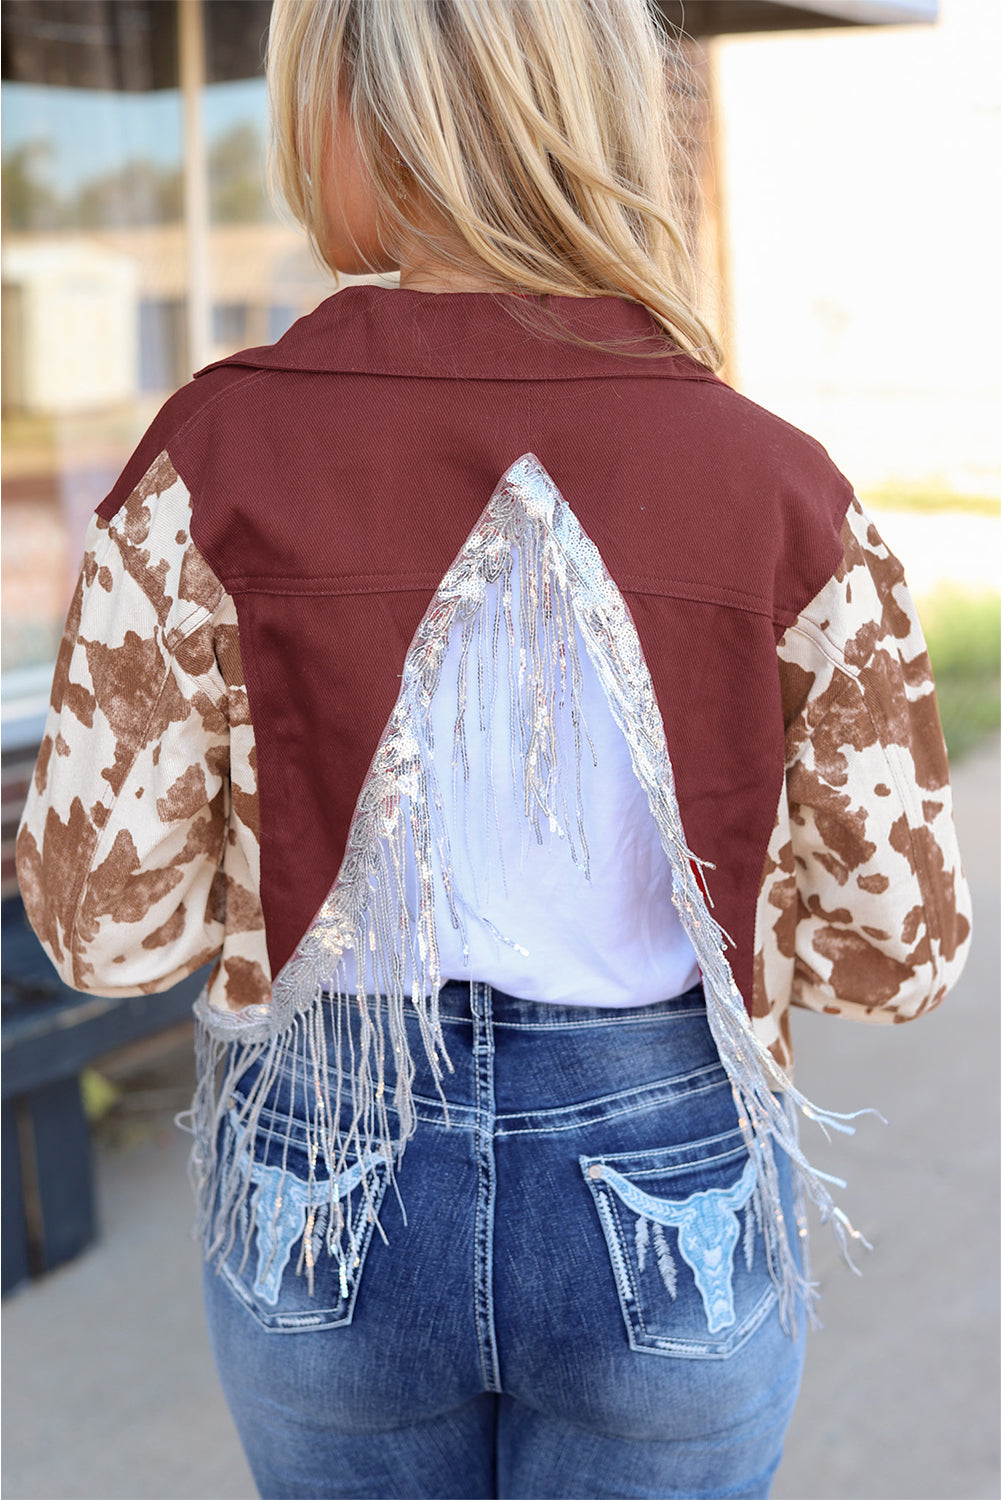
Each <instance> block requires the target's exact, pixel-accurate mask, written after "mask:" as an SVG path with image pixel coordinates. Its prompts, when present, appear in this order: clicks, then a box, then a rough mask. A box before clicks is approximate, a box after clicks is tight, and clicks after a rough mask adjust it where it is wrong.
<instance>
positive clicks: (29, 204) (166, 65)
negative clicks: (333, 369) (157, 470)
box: [0, 0, 331, 891]
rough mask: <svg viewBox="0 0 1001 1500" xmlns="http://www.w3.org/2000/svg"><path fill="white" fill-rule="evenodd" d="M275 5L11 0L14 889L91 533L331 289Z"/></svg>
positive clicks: (6, 587)
mask: <svg viewBox="0 0 1001 1500" xmlns="http://www.w3.org/2000/svg"><path fill="white" fill-rule="evenodd" d="M269 12H270V3H269V0H210V3H207V4H205V3H203V0H4V3H3V6H2V25H3V32H4V53H3V91H2V97H0V108H2V141H3V151H2V166H3V255H2V282H3V291H2V297H3V411H2V445H3V448H2V451H3V458H2V478H3V594H2V600H3V622H2V623H3V631H2V653H3V654H2V670H3V684H2V685H3V730H4V738H3V754H4V889H5V891H6V890H9V889H10V885H9V877H10V873H11V869H10V853H11V851H10V834H11V832H12V826H13V825H14V824H15V823H16V815H17V813H18V812H19V808H20V793H21V792H22V791H23V785H22V783H23V780H24V776H23V774H22V771H21V770H19V769H18V766H19V764H20V762H21V761H24V762H25V764H26V765H27V766H28V767H29V768H30V762H31V759H32V758H33V755H34V751H35V748H36V747H37V744H38V742H39V740H40V738H41V732H42V723H43V720H44V710H45V704H46V701H47V697H48V685H49V681H50V678H51V671H52V664H53V661H54V658H55V653H56V650H57V648H58V644H59V636H60V632H61V629H62V622H63V618H64V616H65V612H66V608H67V605H68V603H69V598H70V595H71V593H72V589H73V587H74V584H75V580H76V576H77V572H78V570H79V565H80V558H81V554H82V546H83V538H84V534H85V531H86V528H87V525H88V522H89V520H90V517H91V515H92V514H93V512H94V510H95V508H96V507H97V506H98V505H99V504H100V502H101V500H102V499H103V498H104V496H105V495H106V494H107V492H108V490H109V489H110V488H111V486H112V484H113V483H114V481H115V479H116V477H117V475H118V474H119V472H120V471H121V469H122V466H123V465H124V463H125V461H126V460H127V458H128V456H129V454H130V453H131V451H132V449H133V448H134V446H135V444H136V442H137V441H138V439H139V437H140V436H141V434H142V432H143V431H144V430H145V428H146V426H147V425H148V424H149V422H150V420H151V419H152V417H153V416H154V415H155V413H156V411H157V409H158V408H159V407H160V406H161V405H162V403H163V401H164V400H165V399H166V398H167V396H169V395H170V393H171V392H172V391H173V390H175V389H176V388H177V387H178V386H179V385H181V384H183V383H184V382H185V381H186V380H187V379H189V378H190V376H191V374H192V372H193V370H195V369H197V368H198V367H199V366H201V365H202V364H205V363H208V362H209V361H210V360H212V359H216V358H219V357H220V356H222V355H225V354H228V353H231V352H233V351H234V350H235V349H238V348H240V347H242V346H246V345H248V344H260V343H267V342H271V341H272V340H274V339H275V338H278V337H280V335H281V334H282V333H283V332H284V331H285V329H286V328H287V327H288V326H289V324H290V323H291V322H292V321H293V320H294V319H295V318H297V317H299V316H300V315H301V314H302V313H304V312H307V311H309V309H310V308H312V307H314V306H315V305H316V303H317V302H318V301H319V300H320V299H321V298H322V297H324V296H326V295H327V294H328V293H329V291H330V289H331V288H330V285H329V283H328V282H327V281H325V280H324V278H323V277H322V276H321V275H320V273H319V272H318V271H317V269H316V268H315V266H314V265H313V264H312V262H311V260H310V257H309V254H308V251H307V249H306V245H305V242H304V240H303V238H302V236H301V235H300V234H298V233H297V232H296V231H295V230H294V229H292V228H290V227H289V226H288V225H286V224H283V223H281V222H279V220H278V219H277V218H276V216H275V214H274V212H273V210H272V208H271V206H270V204H269V202H268V199H267V194H266V190H265V186H264V150H265V130H266V119H265V93H264V79H263V45H264V37H265V33H266V28H267V22H268V15H269Z"/></svg>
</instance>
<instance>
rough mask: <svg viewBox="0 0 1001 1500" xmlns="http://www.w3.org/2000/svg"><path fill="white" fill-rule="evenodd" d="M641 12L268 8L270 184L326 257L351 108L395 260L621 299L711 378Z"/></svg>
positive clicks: (668, 67) (491, 4)
mask: <svg viewBox="0 0 1001 1500" xmlns="http://www.w3.org/2000/svg"><path fill="white" fill-rule="evenodd" d="M677 67H678V51H677V49H675V48H674V47H673V46H672V44H671V43H670V42H669V41H668V39H667V37H666V36H665V35H664V34H663V33H662V32H661V31H660V29H659V28H658V26H657V24H656V22H655V20H654V18H653V15H652V13H651V10H650V8H649V5H648V3H647V0H275V4H274V9H273V12H272V19H271V30H270V35H269V41H268V90H269V98H270V105H271V122H272V140H271V154H270V166H271V180H272V184H273V187H274V188H275V189H276V190H277V192H278V193H279V194H280V195H281V197H283V198H284V200H285V202H286V203H287V204H288V207H289V208H290V210H291V212H292V214H293V215H294V217H295V218H296V219H297V220H298V221H299V223H300V224H301V225H302V226H303V227H304V228H305V230H306V231H307V234H308V235H309V238H310V241H311V244H312V246H313V249H314V251H315V252H316V253H317V254H318V255H319V257H320V259H321V260H322V259H324V258H325V257H324V250H323V237H324V222H325V220H324V204H323V190H322V179H323V172H322V171H321V170H315V169H314V170H311V164H315V163H317V162H319V161H321V160H322V158H323V155H324V153H325V152H326V151H328V150H329V147H330V139H331V129H332V120H333V118H334V115H335V111H337V110H346V111H347V113H348V117H349V119H350V121H351V124H352V126H353V128H354V130H355V132H356V134H357V138H358V142H359V147H360V152H361V158H362V162H363V164H364V166H365V169H366V170H367V172H368V175H369V177H370V180H371V184H372V189H373V193H374V197H375V202H376V205H377V210H378V214H379V225H380V234H381V236H382V238H383V241H384V243H386V244H387V245H392V244H400V245H402V244H407V245H408V246H414V245H416V246H418V247H419V248H421V249H423V250H424V251H425V252H426V253H427V255H428V257H429V259H432V260H433V261H434V262H435V263H437V264H439V265H451V266H455V267H456V268H459V269H462V270H465V271H467V272H468V270H469V269H470V264H471V263H472V264H473V265H474V266H475V267H477V268H478V269H480V270H481V271H482V272H484V273H485V274H486V276H487V277H488V279H489V280H490V282H491V283H496V286H497V290H498V291H513V292H520V293H525V294H528V295H530V296H534V297H539V296H544V295H545V294H556V295H561V296H578V297H580V296H583V297H600V296H606V297H607V296H616V297H625V298H627V299H629V300H632V301H634V302H639V303H642V304H643V305H644V306H645V307H647V308H648V309H649V310H650V312H651V313H652V314H653V316H654V318H655V319H656V320H657V322H658V323H659V324H660V326H661V328H662V329H663V331H664V332H665V334H666V335H667V337H668V339H669V340H670V345H666V346H665V351H664V352H670V349H671V347H673V348H679V347H680V348H681V349H684V350H686V351H687V352H689V353H691V354H693V355H694V356H695V357H696V358H698V359H700V360H701V361H702V362H703V363H705V364H707V365H709V366H710V367H712V368H716V367H717V366H718V365H719V363H720V362H721V353H720V349H719V346H718V345H717V343H716V340H715V339H714V338H713V336H712V334H711V333H710V332H709V330H708V328H707V327H706V325H705V324H704V323H703V321H702V319H701V318H700V316H699V315H698V313H697V312H696V310H695V305H694V304H695V298H696V284H695V273H694V269H693V265H692V260H691V257H690V255H689V251H688V247H687V245H686V240H685V234H684V230H683V228H682V222H683V220H682V214H681V211H680V207H679V191H678V185H679V181H680V180H681V179H680V177H679V171H678V165H677V164H678V161H679V147H678V142H677V139H676V136H675V132H674V130H673V128H672V118H671V109H670V107H669V98H668V94H669V80H670V77H671V76H672V72H674V71H676V70H677Z"/></svg>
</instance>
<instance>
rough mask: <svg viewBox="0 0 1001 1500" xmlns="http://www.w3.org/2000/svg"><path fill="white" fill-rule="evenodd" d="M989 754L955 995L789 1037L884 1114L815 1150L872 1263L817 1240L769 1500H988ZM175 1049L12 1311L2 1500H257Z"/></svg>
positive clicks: (991, 1414) (962, 812) (992, 826)
mask: <svg viewBox="0 0 1001 1500" xmlns="http://www.w3.org/2000/svg"><path fill="white" fill-rule="evenodd" d="M998 752H999V746H998V742H997V741H996V740H994V741H992V742H991V743H990V744H988V745H987V746H985V747H984V748H983V749H981V750H980V751H979V752H977V753H976V754H975V755H973V756H972V757H971V758H970V759H969V760H967V761H966V762H965V763H963V764H962V765H960V766H959V767H958V768H957V770H956V773H955V793H956V804H957V817H958V819H959V823H960V832H961V836H962V840H963V846H964V852H965V857H966V863H967V869H968V872H969V875H970V878H971V882H972V884H973V887H974V895H975V903H976V912H975V915H976V921H977V939H976V942H975V944H974V949H973V954H972V956H971V959H970V963H969V965H968V968H967V970H966V973H965V975H964V977H963V979H962V981H961V983H960V985H959V986H958V987H957V989H956V991H955V993H954V994H953V995H952V996H951V997H950V998H949V1000H948V1001H947V1002H946V1004H945V1005H944V1006H943V1007H942V1009H941V1010H940V1011H939V1012H937V1013H936V1014H935V1015H933V1016H931V1017H928V1018H927V1019H925V1020H922V1021H921V1022H919V1023H918V1024H916V1025H914V1026H903V1027H872V1028H870V1027H862V1026H851V1025H849V1024H847V1023H835V1022H832V1021H830V1020H828V1019H825V1018H820V1017H814V1016H808V1015H803V1016H799V1017H797V1020H798V1023H799V1024H798V1025H797V1028H796V1030H797V1039H798V1050H799V1059H800V1060H799V1068H798V1081H799V1082H800V1084H801V1085H802V1087H803V1088H804V1089H805V1091H806V1092H807V1093H808V1094H809V1095H810V1096H811V1097H813V1098H814V1099H816V1100H817V1101H818V1102H819V1103H822V1104H826V1105H829V1106H831V1107H832V1108H836V1109H853V1108H857V1107H860V1106H864V1105H876V1106H878V1107H879V1108H880V1109H881V1110H882V1112H883V1113H884V1114H885V1115H886V1116H887V1118H888V1120H889V1125H888V1126H883V1125H881V1124H879V1122H878V1121H876V1120H863V1121H861V1122H859V1129H858V1134H857V1135H856V1137H855V1138H854V1140H840V1139H839V1140H837V1141H836V1142H835V1143H834V1144H833V1145H832V1146H830V1147H828V1146H827V1145H826V1144H825V1143H824V1141H823V1139H822V1138H818V1139H817V1140H812V1139H807V1140H806V1144H807V1145H808V1148H809V1151H810V1154H811V1155H812V1156H813V1158H814V1159H815V1160H816V1161H817V1163H818V1165H825V1164H830V1167H831V1169H832V1170H834V1171H837V1172H839V1173H840V1174H841V1175H843V1176H845V1177H847V1178H848V1179H849V1189H848V1192H847V1193H846V1194H844V1195H842V1196H843V1201H844V1203H845V1206H846V1208H847V1209H848V1212H849V1213H850V1214H851V1216H852V1217H853V1219H854V1220H855V1222H856V1223H857V1224H858V1225H859V1226H860V1227H861V1228H862V1229H864V1231H865V1232H866V1234H867V1235H868V1236H869V1238H870V1239H871V1240H872V1241H873V1242H874V1244H875V1246H876V1249H875V1251H874V1253H873V1254H872V1255H865V1256H864V1262H863V1269H864V1275H863V1277H862V1278H861V1279H858V1278H855V1277H853V1276H852V1275H851V1273H850V1272H849V1271H848V1270H847V1269H846V1268H845V1267H844V1266H843V1265H842V1264H841V1263H840V1262H839V1261H838V1258H837V1255H836V1253H835V1252H834V1250H833V1242H831V1243H828V1239H827V1238H826V1237H825V1235H826V1232H823V1231H818V1233H817V1234H816V1235H815V1236H814V1261H815V1265H814V1269H815V1273H816V1274H817V1276H818V1278H819V1279H820V1281H821V1283H822V1286H823V1290H824V1300H823V1308H822V1312H823V1317H824V1320H825V1323H826V1329H825V1331H824V1332H823V1333H821V1334H818V1335H816V1336H815V1337H814V1339H813V1341H812V1346H811V1350H810V1355H809V1358H808V1363H807V1373H806V1379H805V1384H804V1389H803V1395H802V1398H801V1401H800V1405H799V1408H798V1410H797V1413H796V1416H795V1417H794V1419H793V1425H792V1428H791V1431H790V1435H789V1439H788V1442H787V1449H786V1458H785V1460H784V1463H783V1465H782V1468H781V1470H780V1473H779V1476H778V1479H777V1481H776V1486H775V1490H774V1496H775V1500H996V1497H997V1496H998V1494H999V1463H998V1395H999V1392H998V1334H997V1328H998V1318H997V1311H998V1308H997V1304H998V1288H999V1266H998V1183H999V1169H998V1153H999V1119H998V1096H999V1090H998V1056H999V1049H998V1015H999V1006H998V998H999V981H998V975H999V972H1001V969H999V943H998V928H999V898H1001V891H999V868H998V828H999V815H1001V797H999V777H998ZM187 1046H188V1044H187V1043H186V1042H185V1041H184V1040H183V1039H182V1041H181V1042H180V1044H179V1048H178V1050H177V1051H176V1052H175V1054H174V1055H173V1056H167V1057H161V1058H160V1059H159V1061H158V1062H157V1065H156V1068H155V1070H151V1072H150V1076H149V1078H147V1079H146V1080H145V1084H146V1087H145V1088H144V1089H141V1090H139V1091H138V1092H136V1091H135V1090H133V1092H132V1093H131V1094H130V1097H129V1101H128V1102H129V1104H130V1110H129V1111H128V1112H127V1113H126V1114H125V1117H124V1118H125V1120H126V1122H127V1124H126V1125H122V1123H121V1121H119V1122H118V1123H117V1124H116V1125H115V1127H114V1129H113V1130H112V1129H111V1128H110V1127H108V1128H106V1129H105V1131H104V1132H103V1137H102V1138H103V1144H102V1145H101V1147H100V1150H99V1160H98V1179H99V1191H100V1212H101V1224H102V1234H101V1240H100V1242H99V1244H98V1245H96V1246H95V1247H94V1248H93V1249H92V1250H90V1251H89V1252H88V1253H86V1254H85V1255H83V1256H82V1257H81V1258H80V1259H79V1260H78V1261H76V1262H74V1263H73V1264H72V1265H70V1266H67V1267H65V1268H63V1269H62V1270H61V1271H59V1272H57V1273H55V1274H54V1275H52V1276H49V1277H47V1278H45V1279H44V1280H42V1281H41V1282H38V1283H35V1284H32V1285H29V1286H27V1287H25V1288H23V1289H21V1290H20V1291H18V1292H17V1293H15V1294H14V1295H13V1296H12V1297H11V1298H10V1299H9V1300H8V1301H7V1302H6V1303H5V1305H4V1312H3V1334H4V1339H3V1364H4V1429H5V1435H4V1449H3V1482H4V1492H5V1495H6V1497H7V1500H250V1497H252V1496H253V1494H254V1488H253V1484H252V1482H251V1479H250V1475H249V1473H248V1471H247V1468H246V1464H245V1462H244V1460H243V1457H242V1454H241V1452H240V1449H239V1445H238V1443H237V1440H236V1437H235V1434H234V1432H233V1428H232V1424H231V1422H230V1419H229V1415H228V1413H227V1411H226V1408H225V1405H224V1403H223V1400H222V1397H221V1395H220V1394H219V1391H218V1388H217V1385H216V1381H215V1375H214V1372H213V1370H212V1364H211V1357H210V1355H209V1350H208V1346H207V1340H206V1336H205V1332H204V1328H203V1326H202V1319H201V1308H200V1292H199V1279H200V1264H199V1257H198V1252H197V1249H196V1247H195V1246H194V1245H193V1244H192V1243H191V1242H190V1240H188V1239H187V1238H186V1229H187V1226H188V1223H189V1221H190V1217H191V1207H190V1198H189V1194H188V1187H187V1182H186V1179H185V1173H184V1163H185V1157H186V1152H187V1142H186V1139H185V1138H184V1137H181V1136H179V1135H178V1134H177V1133H176V1132H174V1131H173V1130H172V1129H171V1128H170V1126H169V1117H170V1113H171V1111H172V1110H173V1109H175V1108H180V1107H182V1106H183V1103H184V1102H186V1097H185V1096H186V1094H187V1093H188V1091H189V1085H190V1064H189V1061H188V1052H187ZM151 1066H152V1065H151ZM581 1500H589V1497H581ZM591 1500H593V1497H591Z"/></svg>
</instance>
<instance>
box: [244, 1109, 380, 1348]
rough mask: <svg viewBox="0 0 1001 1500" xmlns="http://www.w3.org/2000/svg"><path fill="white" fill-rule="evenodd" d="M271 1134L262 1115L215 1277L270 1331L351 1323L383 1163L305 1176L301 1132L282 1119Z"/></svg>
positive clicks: (373, 1159)
mask: <svg viewBox="0 0 1001 1500" xmlns="http://www.w3.org/2000/svg"><path fill="white" fill-rule="evenodd" d="M273 1126H274V1121H272V1120H270V1119H269V1112H268V1111H266V1110H264V1111H262V1112H261V1118H260V1121H259V1124H258V1140H259V1142H260V1145H259V1149H258V1150H257V1151H255V1154H254V1160H253V1161H252V1162H251V1164H250V1166H249V1168H248V1169H247V1176H248V1181H247V1184H246V1192H245V1194H244V1196H243V1201H242V1202H241V1204H240V1207H239V1210H238V1211H237V1213H236V1216H235V1223H234V1233H233V1236H232V1244H231V1245H230V1247H229V1250H228V1253H227V1254H226V1255H225V1257H224V1259H223V1260H222V1263H221V1265H220V1268H219V1269H220V1273H221V1275H222V1276H223V1278H224V1279H225V1281H226V1282H227V1283H228V1284H229V1286H230V1288H231V1289H232V1290H233V1292H234V1293H235V1294H236V1296H237V1297H238V1298H239V1300H240V1301H241V1302H242V1303H243V1305H244V1307H246V1309H247V1310H248V1311H249V1312H250V1313H252V1314H253V1316H254V1317H255V1318H256V1319H257V1321H258V1322H259V1323H260V1324H261V1325H262V1327H264V1328H265V1329H267V1330H268V1331H269V1332H272V1333H286V1332H291V1333H302V1332H306V1331H307V1330H310V1329H317V1330H319V1329H325V1328H337V1327H339V1326H341V1325H342V1324H345V1323H350V1322H351V1319H352V1317H353V1315H354V1307H355V1301H356V1298H357V1296H358V1287H359V1283H360V1280H361V1273H362V1269H363V1267H364V1263H365V1258H366V1256H367V1254H368V1248H369V1244H370V1242H371V1238H372V1233H373V1230H374V1229H375V1225H376V1220H377V1217H378V1213H379V1209H380V1206H381V1204H382V1199H383V1196H384V1194H385V1191H386V1186H387V1183H388V1180H389V1173H388V1162H387V1160H386V1158H385V1157H384V1156H383V1155H382V1153H381V1152H377V1151H373V1152H369V1153H368V1155H367V1156H366V1157H365V1158H364V1159H360V1160H355V1161H353V1162H349V1163H347V1164H346V1165H345V1166H344V1167H343V1168H342V1169H341V1170H340V1171H339V1172H338V1173H337V1174H336V1175H335V1176H333V1177H330V1176H327V1175H324V1174H322V1173H318V1172H316V1171H315V1170H314V1171H313V1172H312V1173H310V1171H309V1158H308V1155H307V1148H306V1143H305V1131H304V1129H303V1128H302V1127H301V1126H300V1125H299V1124H298V1123H297V1122H293V1123H292V1124H291V1127H290V1125H289V1122H288V1120H287V1119H286V1120H285V1121H283V1122H282V1138H278V1137H277V1135H276V1134H275V1133H273ZM232 1128H233V1127H232V1125H230V1124H227V1125H226V1126H224V1129H232ZM285 1137H287V1139H285ZM336 1246H339V1247H341V1248H340V1253H335V1247H336Z"/></svg>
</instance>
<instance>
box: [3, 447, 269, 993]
mask: <svg viewBox="0 0 1001 1500" xmlns="http://www.w3.org/2000/svg"><path fill="white" fill-rule="evenodd" d="M190 525H191V502H190V497H189V495H188V492H187V490H186V489H185V486H184V484H183V483H182V481H181V480H180V478H179V477H178V475H177V474H176V473H175V471H174V469H173V467H172V465H171V463H170V460H169V458H168V457H167V455H166V454H161V456H160V457H159V458H158V459H157V461H156V462H155V463H154V464H153V466H152V467H151V469H150V470H149V472H148V473H147V474H146V476H145V477H144V479H143V480H142V481H141V482H140V484H139V485H138V486H137V487H136V489H135V490H134V491H133V492H132V494H131V495H130V497H129V499H128V500H127V501H126V502H125V504H124V505H123V506H122V508H121V509H120V510H119V511H118V512H117V514H116V515H115V516H114V518H113V519H112V520H111V521H110V522H109V521H106V520H104V519H103V518H102V517H100V516H97V517H95V518H94V520H93V521H92V523H91V527H90V530H89V532H88V536H87V540H86V551H85V555H84V562H83V570H82V573H81V577H80V582H79V584H78V586H77V590H76V595H75V597H74V600H73V604H72V606H71V609H70V613H69V618H68V620H67V622H66V629H65V632H64V636H63V642H62V646H61V649H60V652H59V657H58V661H57V663H56V671H55V678H54V681H53V688H52V701H51V707H50V710H49V717H48V722H47V725H46V732H45V737H44V740H43V743H42V747H41V752H40V754H39V757H38V763H37V765H36V768H35V775H34V781H33V785H32V788H31V792H30V794H29V798H28V802H27V805H26V807H25V812H24V817H23V820H22V824H21V829H20V832H19V835H18V844H17V862H18V878H19V881H20V886H21V892H22V895H23V897H24V903H25V908H26V910H27V913H28V916H29V919H30V920H31V923H32V925H33V927H34V928H35V931H36V932H37V933H38V936H39V938H40V939H41V941H42V943H43V945H44V947H45V949H46V951H47V953H48V954H49V956H50V957H51V959H52V961H53V963H54V964H55V965H56V968H57V969H58V970H59V973H60V975H61V976H62V978H63V979H64V980H65V981H66V983H67V984H70V985H73V986H74V987H75V988H77V989H82V990H90V991H93V992H95V993H98V994H105V995H130V994H141V993H146V992H148V991H155V990H162V989H167V988H168V987H169V986H170V985H171V984H173V983H175V982H176V981H177V980H179V979H181V978H183V977H184V976H185V975H187V974H190V973H192V972H193V971H194V970H195V969H197V968H199V967H200V966H201V965H202V964H204V963H206V962H208V961H209V960H210V959H213V958H217V957H218V958H220V959H221V962H220V964H219V965H218V966H217V968H216V970H215V972H214V976H213V982H212V986H211V991H212V995H211V998H212V1001H213V1003H214V1004H215V1005H217V1006H222V1007H225V1008H227V1009H242V1008H243V1007H245V1006H246V1005H248V1004H254V1003H260V1002H266V1001H267V1000H268V999H269V998H270V975H269V971H268V960H267V950H266V946H265V941H264V922H263V916H262V913H261V904H260V895H259V891H260V869H259V848H258V829H259V825H258V818H257V787H256V777H255V772H254V741H253V729H252V726H251V722H250V715H249V711H248V706H247V694H246V690H245V687H244V682H243V672H242V667H241V662H240V648H239V636H238V631H237V621H236V611H235V607H234V604H233V601H232V599H231V598H230V596H229V595H228V594H227V593H226V592H225V590H224V589H223V586H222V584H221V583H220V582H219V580H218V579H217V578H216V576H215V574H214V573H213V572H212V571H211V569H210V568H209V567H208V565H207V563H206V562H205V560H204V559H203V558H202V556H201V554H200V553H199V551H198V549H197V548H196V547H195V545H194V543H193V542H192V540H191V532H190Z"/></svg>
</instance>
